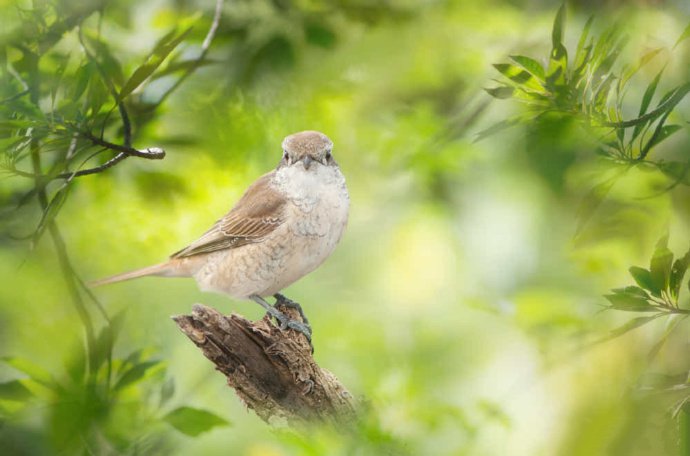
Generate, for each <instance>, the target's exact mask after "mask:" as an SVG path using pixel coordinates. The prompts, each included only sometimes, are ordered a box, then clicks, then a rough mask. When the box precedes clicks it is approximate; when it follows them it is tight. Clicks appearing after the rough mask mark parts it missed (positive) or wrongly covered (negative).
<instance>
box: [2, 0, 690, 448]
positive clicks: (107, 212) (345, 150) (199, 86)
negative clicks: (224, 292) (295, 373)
mask: <svg viewBox="0 0 690 456" xmlns="http://www.w3.org/2000/svg"><path fill="white" fill-rule="evenodd" d="M628 3H630V2H618V1H610V2H604V4H602V3H601V2H588V1H573V2H571V4H570V5H568V7H565V6H562V7H561V8H560V9H558V6H559V5H558V4H557V3H556V2H547V1H543V2H540V1H537V2H534V1H529V2H528V1H523V0H492V1H490V2H488V3H482V4H476V2H465V1H429V2H408V1H396V2H390V1H378V0H372V1H361V0H354V1H324V2H310V1H301V0H300V1H284V0H278V1H273V0H259V1H256V0H252V1H250V0H245V1H236V2H227V3H225V4H223V3H214V2H198V1H194V0H161V1H157V2H133V1H127V0H125V1H118V2H112V1H100V0H98V1H97V0H84V1H80V2H68V1H61V0H47V1H46V0H34V1H28V0H27V1H19V2H1V1H0V24H1V27H0V30H2V32H1V33H0V46H1V48H2V52H0V143H1V144H2V150H3V153H2V162H1V163H0V165H1V166H2V170H3V174H4V175H3V176H2V179H1V180H0V214H2V215H1V216H0V233H1V235H0V274H2V276H3V277H7V278H8V279H9V280H6V286H5V287H2V290H0V347H2V349H1V350H0V356H2V357H3V358H2V362H1V363H0V447H2V448H3V449H5V450H6V451H10V453H11V454H55V453H61V454H83V453H95V454H134V453H146V454H148V453H155V454H227V453H228V452H230V453H232V454H245V455H286V454H300V455H301V454H313V455H320V454H348V455H350V454H396V455H397V454H467V455H475V454H525V455H532V454H563V455H570V454H572V455H597V454H625V455H626V456H627V455H657V454H685V453H686V452H687V451H686V450H687V448H688V442H689V441H690V437H688V436H689V435H690V434H689V433H688V429H690V427H689V426H688V422H690V421H689V420H688V407H689V406H688V398H689V396H688V393H687V385H688V372H690V364H689V363H688V359H687V348H688V347H687V343H688V341H687V337H685V331H687V321H686V318H685V317H686V316H687V314H688V309H689V308H690V307H689V303H688V288H687V286H686V285H685V284H686V282H687V273H686V270H687V268H688V264H689V260H688V258H690V257H689V255H690V254H688V253H686V254H684V255H679V254H678V252H686V251H687V247H688V246H687V244H688V239H690V230H688V228H689V227H690V185H688V184H689V183H690V181H688V176H690V174H689V173H688V169H689V168H690V157H689V156H688V154H687V151H688V150H690V137H689V136H688V134H687V133H688V132H687V124H688V123H687V117H688V114H690V110H689V109H688V97H687V92H688V91H689V90H690V89H689V86H688V81H690V70H688V68H690V66H689V65H688V61H689V59H690V46H689V43H690V40H688V38H689V37H690V26H688V22H690V10H688V7H687V4H686V2H682V1H672V0H668V1H665V2H649V1H646V0H644V1H638V2H634V4H628ZM566 11H568V12H569V13H570V14H569V17H566ZM590 14H592V15H593V16H592V17H588V16H589V15H590ZM569 30H582V32H578V33H575V34H573V33H570V32H569ZM549 37H550V39H549ZM536 55H544V56H546V57H545V58H543V59H538V58H536V57H534V56H536ZM506 56H509V57H506ZM530 56H532V57H530ZM506 59H509V62H508V63H495V62H505V61H506ZM492 64H493V67H492ZM496 72H498V73H496ZM496 76H498V79H497V80H495V85H494V87H493V88H489V89H487V91H488V92H489V95H491V96H487V94H486V93H483V92H482V90H481V88H482V87H486V86H487V85H488V83H487V81H488V80H490V79H491V78H493V77H496ZM496 98H498V99H499V100H504V99H511V100H514V101H516V103H507V102H506V101H496V100H495V99H496ZM505 127H512V128H505ZM302 129H318V130H322V131H324V132H325V133H327V134H328V135H329V136H330V137H331V138H332V139H333V140H334V143H335V144H336V149H335V151H334V154H335V155H336V156H337V159H338V162H339V163H340V164H341V167H342V168H343V170H344V173H345V175H346V176H347V177H348V185H349V188H350V192H351V196H352V202H353V204H352V214H351V221H350V226H349V228H348V232H347V235H346V237H345V239H344V240H343V245H342V246H341V247H340V248H339V249H338V250H337V251H336V254H335V255H334V257H333V258H332V259H331V260H329V261H328V262H327V263H326V264H325V265H324V266H323V267H322V268H320V269H319V270H318V271H316V272H315V273H313V274H312V275H310V277H307V278H305V279H304V280H302V281H300V282H299V283H298V284H295V285H294V286H293V287H291V288H290V289H289V290H288V291H287V292H288V295H289V296H290V297H294V298H295V299H296V300H298V301H300V302H302V304H303V305H304V307H305V309H306V311H307V313H308V314H309V317H310V320H311V321H312V323H313V326H314V328H315V336H314V337H315V339H314V341H315V346H316V356H317V359H318V361H319V363H320V364H322V365H323V366H325V367H326V368H328V369H329V370H331V371H333V372H334V373H335V374H336V375H338V377H339V378H340V379H341V380H342V381H343V382H344V384H345V385H347V386H348V387H349V388H350V389H351V391H352V392H354V393H355V394H356V395H357V396H360V397H362V398H363V399H364V402H365V405H363V410H362V416H361V419H360V421H359V422H358V423H357V425H356V426H355V427H354V428H353V429H349V430H345V429H335V430H334V429H328V428H320V427H318V426H316V427H314V428H313V429H309V430H308V432H295V431H290V430H280V431H274V430H271V429H269V428H268V427H267V426H265V425H264V424H263V423H262V422H260V421H259V420H258V419H257V418H256V417H255V416H253V415H251V414H250V413H248V412H247V411H246V410H245V409H244V406H243V405H242V404H240V403H239V402H238V401H237V400H236V398H235V397H234V395H233V394H232V393H231V391H229V390H228V389H227V387H226V386H225V385H224V383H223V379H222V377H221V376H219V375H217V373H215V372H213V371H212V370H211V369H210V367H209V366H208V365H207V364H208V363H206V361H205V360H203V359H201V357H200V356H199V354H198V353H197V352H196V350H195V348H194V347H193V346H191V344H189V343H188V341H187V340H185V339H184V338H183V337H182V336H181V335H180V334H178V333H177V332H176V330H175V328H174V325H173V324H172V323H170V322H169V321H167V318H166V317H167V316H168V315H170V314H171V313H182V312H187V311H188V310H189V305H190V304H191V303H193V302H194V301H195V300H199V299H203V300H204V301H205V302H208V303H209V304H212V305H215V306H218V307H219V308H222V309H233V310H235V309H236V310H237V311H240V312H242V313H246V314H250V315H251V316H252V317H258V316H259V315H260V314H259V310H258V309H255V308H254V307H250V305H249V304H247V305H245V304H238V303H233V304H232V306H233V307H229V305H228V302H227V300H226V299H225V298H222V297H216V296H203V298H200V297H199V294H198V292H197V291H196V289H195V286H194V284H193V283H189V282H191V281H188V282H185V281H173V280H171V281H165V283H163V279H161V280H156V279H152V280H150V281H147V280H144V281H141V282H132V283H128V284H127V285H121V286H116V287H111V288H104V289H103V290H100V289H99V290H98V294H97V295H95V294H93V293H92V292H91V291H90V290H89V289H88V288H87V287H85V286H84V283H83V281H82V276H88V278H89V279H90V278H96V277H99V276H102V275H106V274H110V273H114V272H118V271H120V270H124V269H127V268H132V267H136V266H141V265H145V264H147V263H153V262H156V261H159V260H160V259H161V258H162V257H163V256H164V255H165V254H166V253H168V252H172V251H175V250H177V249H179V247H181V246H182V245H184V244H185V243H186V241H188V240H191V239H193V238H194V237H195V236H198V235H199V234H200V233H202V232H203V231H204V230H205V229H206V228H208V226H209V225H210V224H211V223H212V222H213V221H214V220H216V219H217V217H218V216H219V215H220V214H222V213H223V212H224V211H226V210H227V209H228V207H229V206H230V205H231V204H232V202H233V201H236V200H237V198H238V197H239V196H240V195H241V192H242V190H243V189H244V188H245V187H246V186H247V185H248V184H249V183H250V182H251V181H252V180H253V179H255V178H256V177H257V176H258V175H260V174H261V173H263V172H265V171H266V170H268V169H271V168H272V167H273V166H275V163H276V162H277V160H278V158H279V156H280V150H279V144H280V141H281V139H282V137H284V136H285V135H287V134H289V133H291V132H294V131H297V130H302ZM473 139H475V141H473ZM476 139H480V140H479V141H476ZM163 149H164V150H165V152H163ZM163 155H165V160H163V161H160V160H159V159H160V158H163ZM148 159H155V160H148ZM663 233H670V235H663ZM660 237H661V238H662V239H661V240H660V241H659V240H658V239H659V238H660ZM655 242H656V243H657V244H656V247H655V248H654V243H655ZM673 252H675V253H676V255H675V257H676V258H675V259H674V254H673ZM650 257H651V260H649V258H650ZM642 262H645V263H646V262H648V263H649V267H648V268H646V267H645V268H643V267H639V266H633V267H630V265H632V264H642ZM628 272H629V274H630V275H631V276H632V279H630V277H629V275H628ZM633 281H634V285H633V284H632V282H633ZM625 283H630V285H628V286H626V287H623V288H615V287H619V286H620V285H621V284H625ZM609 289H613V291H612V292H610V293H608V294H607V293H606V290H609ZM604 295H605V297H604ZM607 301H608V304H607ZM602 306H604V308H605V309H607V310H608V311H607V312H599V310H601V308H602ZM631 313H632V315H640V316H639V317H633V318H631V317H630V315H631ZM125 315H127V317H126V318H125ZM583 347H584V348H583Z"/></svg>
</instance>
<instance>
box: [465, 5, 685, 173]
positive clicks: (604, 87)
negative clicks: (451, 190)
mask: <svg viewBox="0 0 690 456" xmlns="http://www.w3.org/2000/svg"><path fill="white" fill-rule="evenodd" d="M592 23H593V17H590V18H589V20H588V21H587V23H586V24H585V26H584V29H583V31H582V33H581V35H580V38H579V41H578V44H577V48H576V49H575V52H574V53H572V54H571V55H570V56H569V53H568V49H567V48H566V46H565V44H564V43H563V34H564V30H565V24H566V9H565V5H563V6H561V8H560V9H559V10H558V13H557V15H556V18H555V20H554V23H553V28H552V33H551V42H552V46H551V51H550V53H549V56H548V59H547V60H546V62H547V63H546V64H544V65H543V64H542V63H540V62H539V61H537V60H535V59H534V58H532V57H528V56H524V55H513V56H510V60H511V62H510V63H499V64H495V65H494V68H496V70H497V71H498V72H499V73H500V74H501V76H502V77H501V79H499V80H496V81H495V82H497V84H498V85H497V86H496V87H494V88H489V89H486V90H487V92H488V93H489V94H490V95H491V96H493V97H494V98H498V99H508V98H511V99H514V100H517V101H518V102H520V103H522V104H523V105H524V106H525V107H526V108H527V109H526V112H524V113H522V114H520V115H518V116H516V117H514V118H511V119H507V120H504V121H502V122H500V123H499V124H497V125H494V126H493V127H491V128H489V129H487V130H485V131H483V132H481V133H480V134H479V137H480V138H481V137H484V136H486V135H488V134H491V133H493V132H495V131H498V130H500V129H503V128H506V127H509V126H512V125H515V124H519V123H523V122H527V121H532V120H533V119H535V118H539V117H540V116H543V115H545V114H547V113H559V114H561V115H565V116H570V117H572V118H574V119H577V120H579V121H581V123H582V124H583V125H585V126H586V127H587V128H590V129H593V130H594V131H595V132H596V134H597V136H598V138H599V144H600V147H599V150H598V153H600V154H601V155H603V156H605V157H607V158H610V159H613V160H616V161H621V162H625V163H631V164H634V163H639V162H643V161H646V162H647V163H649V164H651V165H653V166H655V167H657V168H658V169H659V170H660V171H662V172H663V173H665V174H666V175H668V176H669V177H671V178H672V179H674V180H676V181H677V182H678V183H684V184H686V185H690V177H689V176H688V173H687V171H688V163H690V162H688V163H683V162H664V161H659V162H652V161H649V160H647V158H648V155H649V153H650V152H651V150H652V149H653V148H654V147H656V146H658V145H659V144H661V143H662V142H663V141H664V140H666V139H668V138H669V137H670V136H672V135H673V134H675V133H676V132H678V131H679V130H681V129H682V128H683V127H682V126H681V125H679V124H669V123H668V119H669V116H670V115H671V114H672V112H673V111H674V109H675V108H676V106H678V104H679V103H680V102H681V101H682V100H683V99H684V98H685V97H686V96H687V94H688V92H690V82H686V83H684V84H681V85H678V86H676V87H673V88H671V89H670V90H668V91H666V92H665V93H664V94H663V95H661V96H660V97H659V96H657V89H658V87H659V85H660V81H661V79H662V75H663V73H664V69H661V70H660V71H659V72H658V73H657V75H656V76H655V77H654V79H653V80H652V81H651V82H649V84H648V85H647V87H646V88H645V90H644V93H643V95H642V97H641V99H640V100H639V102H638V103H637V104H638V106H639V109H638V110H637V112H636V117H635V118H633V119H628V120H625V119H624V114H623V106H624V105H627V100H626V95H627V94H628V93H629V92H631V90H629V89H630V87H631V81H632V77H633V76H634V75H635V74H636V73H637V72H638V71H639V70H640V69H641V68H643V67H644V66H645V65H647V64H648V63H649V62H651V61H652V60H653V59H655V58H657V56H658V55H659V54H660V53H661V52H662V51H663V49H661V48H658V49H653V50H651V51H648V52H646V53H645V54H644V55H642V57H641V58H640V59H639V60H638V61H637V62H635V63H633V64H621V63H620V62H619V60H620V56H621V54H622V52H623V50H624V48H625V46H626V44H627V41H628V40H627V37H626V36H625V34H624V33H623V32H622V27H621V26H620V25H619V24H613V25H611V26H610V27H608V28H607V29H605V30H604V31H603V32H602V33H601V34H599V35H598V36H593V35H592V34H591V28H592ZM689 29H690V27H689ZM688 36H689V34H688V33H687V31H686V32H685V33H683V35H682V36H681V37H680V39H679V40H678V42H677V44H679V43H680V42H681V41H683V40H685V39H686V38H688ZM655 99H656V101H655Z"/></svg>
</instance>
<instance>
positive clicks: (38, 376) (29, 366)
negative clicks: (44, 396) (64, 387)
mask: <svg viewBox="0 0 690 456" xmlns="http://www.w3.org/2000/svg"><path fill="white" fill-rule="evenodd" d="M0 360H1V361H2V362H3V363H5V364H7V365H8V366H11V367H12V368H14V369H16V370H18V371H20V372H23V373H25V374H26V375H28V376H29V377H30V378H31V379H32V380H34V381H35V382H37V383H40V384H41V385H44V386H47V387H49V388H53V387H55V386H56V384H55V380H54V379H53V376H52V375H51V374H50V373H49V372H48V371H47V370H45V369H43V368H42V367H41V366H39V365H38V364H35V363H33V362H32V361H29V360H28V359H24V358H18V357H15V356H7V357H3V358H0Z"/></svg>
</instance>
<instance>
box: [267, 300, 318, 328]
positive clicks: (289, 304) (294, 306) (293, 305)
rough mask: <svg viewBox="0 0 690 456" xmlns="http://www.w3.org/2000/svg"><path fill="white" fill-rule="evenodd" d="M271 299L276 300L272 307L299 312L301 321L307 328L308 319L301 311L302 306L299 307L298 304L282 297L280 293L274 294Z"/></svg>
mask: <svg viewBox="0 0 690 456" xmlns="http://www.w3.org/2000/svg"><path fill="white" fill-rule="evenodd" d="M273 297H274V298H276V303H275V304H273V307H278V306H285V307H288V308H290V309H297V312H299V316H300V317H302V321H303V322H304V323H305V324H306V325H307V326H309V319H308V318H307V316H306V315H305V314H304V311H303V310H302V306H300V305H299V303H298V302H295V301H293V300H292V299H289V298H286V297H285V295H282V294H280V293H276V294H274V295H273ZM309 327H310V328H311V326H309Z"/></svg>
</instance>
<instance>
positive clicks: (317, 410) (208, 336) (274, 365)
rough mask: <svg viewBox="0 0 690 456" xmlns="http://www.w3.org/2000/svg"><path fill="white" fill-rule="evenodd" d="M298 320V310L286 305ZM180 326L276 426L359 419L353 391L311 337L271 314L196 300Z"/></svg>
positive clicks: (244, 397) (246, 399) (244, 398)
mask: <svg viewBox="0 0 690 456" xmlns="http://www.w3.org/2000/svg"><path fill="white" fill-rule="evenodd" d="M280 311H281V312H283V313H285V314H287V315H289V316H290V318H292V319H299V320H301V319H300V316H299V313H298V312H297V311H296V310H295V309H291V308H286V307H285V306H281V307H280ZM172 318H173V320H175V323H177V326H179V328H180V329H181V330H182V332H183V333H185V334H186V335H187V337H189V338H190V339H191V340H192V342H194V343H195V344H196V346H197V347H199V348H200V349H201V351H202V352H203V354H204V356H206V357H207V358H208V359H209V360H211V362H213V364H215V366H216V370H218V371H220V372H221V373H222V374H223V375H225V376H226V377H227V382H228V385H229V386H230V387H231V388H233V389H234V390H235V392H236V393H237V395H238V396H239V397H240V399H241V400H242V401H243V402H244V403H245V404H246V405H247V407H249V408H250V409H252V410H254V412H255V413H256V414H257V415H258V416H259V417H260V418H261V419H263V420H264V421H265V422H267V423H269V424H271V425H288V426H292V427H294V426H299V425H303V424H306V423H310V422H325V423H331V424H334V425H338V426H342V425H343V424H349V423H351V422H352V421H353V420H354V418H355V401H354V399H353V397H352V395H351V394H350V393H349V392H348V391H347V389H345V387H344V386H343V385H342V384H341V383H340V382H339V381H338V379H337V378H336V377H335V376H334V375H333V374H331V373H330V372H328V371H327V370H325V369H322V368H320V367H319V366H318V365H317V364H316V362H315V361H314V358H313V356H312V348H311V345H310V344H309V342H308V341H307V338H306V337H305V336H304V335H303V334H301V333H298V332H296V331H293V330H290V329H286V330H281V329H280V328H278V327H276V326H275V325H274V324H273V323H272V322H271V321H270V320H269V317H268V316H266V317H264V318H263V319H261V320H258V321H255V322H252V321H249V320H247V319H245V318H243V317H242V316H240V315H236V314H232V315H230V316H224V315H222V314H221V313H220V312H218V311H217V310H215V309H212V308H210V307H207V306H204V305H201V304H195V305H194V306H193V308H192V313H191V315H179V316H175V317H172Z"/></svg>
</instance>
